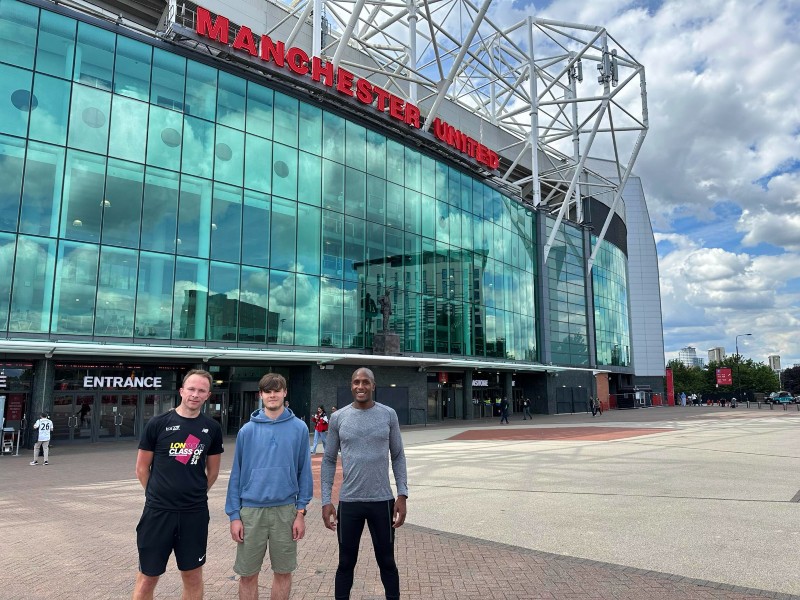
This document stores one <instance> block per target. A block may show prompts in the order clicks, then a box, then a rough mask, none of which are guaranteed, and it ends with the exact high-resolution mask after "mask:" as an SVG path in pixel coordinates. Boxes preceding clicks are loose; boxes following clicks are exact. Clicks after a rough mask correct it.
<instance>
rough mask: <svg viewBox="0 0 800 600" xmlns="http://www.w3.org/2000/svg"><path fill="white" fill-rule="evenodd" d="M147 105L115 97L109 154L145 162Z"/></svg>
mask: <svg viewBox="0 0 800 600" xmlns="http://www.w3.org/2000/svg"><path fill="white" fill-rule="evenodd" d="M147 110H148V107H147V104H145V103H144V102H137V101H136V100H129V99H128V98H123V97H122V96H114V97H113V100H112V106H111V137H110V139H109V142H108V153H109V155H111V156H117V157H119V158H123V159H125V160H132V161H135V162H138V163H143V162H144V157H145V150H146V147H147V146H146V144H147V130H146V129H145V128H144V127H142V123H145V122H146V121H147Z"/></svg>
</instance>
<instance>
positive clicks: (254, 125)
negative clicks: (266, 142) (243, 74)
mask: <svg viewBox="0 0 800 600" xmlns="http://www.w3.org/2000/svg"><path fill="white" fill-rule="evenodd" d="M272 96H273V94H272V90H270V89H268V88H265V87H263V86H261V85H257V84H255V83H253V82H252V81H250V82H248V83H247V114H246V116H245V117H246V118H245V129H246V131H247V133H252V134H253V135H257V136H259V137H262V138H267V139H272V99H273V98H272Z"/></svg>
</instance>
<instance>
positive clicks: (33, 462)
mask: <svg viewBox="0 0 800 600" xmlns="http://www.w3.org/2000/svg"><path fill="white" fill-rule="evenodd" d="M31 464H32V465H38V464H39V461H38V460H32V461H31Z"/></svg>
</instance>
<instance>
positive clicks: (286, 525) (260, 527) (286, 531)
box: [233, 504, 297, 577]
mask: <svg viewBox="0 0 800 600" xmlns="http://www.w3.org/2000/svg"><path fill="white" fill-rule="evenodd" d="M239 516H240V517H241V519H242V525H243V526H244V541H243V542H242V543H241V544H237V545H236V562H235V563H234V565H233V571H234V572H235V573H237V574H238V575H241V576H242V577H250V576H251V575H255V574H256V573H258V572H259V571H261V567H262V565H263V564H264V556H265V555H266V553H267V548H269V562H270V565H271V568H272V570H273V571H274V572H275V573H291V572H292V571H294V570H295V569H296V568H297V542H295V541H294V540H293V539H292V524H293V523H294V520H295V518H296V516H297V509H296V508H295V506H294V504H286V505H284V506H271V507H267V508H242V510H241V511H239Z"/></svg>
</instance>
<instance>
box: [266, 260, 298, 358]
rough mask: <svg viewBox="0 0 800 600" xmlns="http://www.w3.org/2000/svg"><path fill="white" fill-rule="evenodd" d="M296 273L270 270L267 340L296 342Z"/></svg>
mask: <svg viewBox="0 0 800 600" xmlns="http://www.w3.org/2000/svg"><path fill="white" fill-rule="evenodd" d="M294 285H295V284H294V273H284V272H283V271H270V277H269V312H270V314H269V331H268V335H267V338H268V339H267V341H268V342H273V343H277V344H289V345H292V344H294V311H295V299H294Z"/></svg>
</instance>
